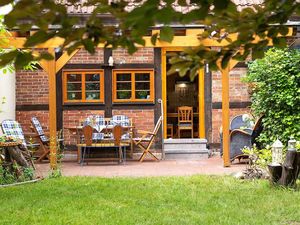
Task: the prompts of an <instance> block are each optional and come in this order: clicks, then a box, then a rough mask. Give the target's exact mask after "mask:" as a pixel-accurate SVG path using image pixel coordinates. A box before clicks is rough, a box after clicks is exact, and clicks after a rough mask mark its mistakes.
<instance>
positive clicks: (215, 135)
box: [211, 68, 250, 143]
mask: <svg viewBox="0 0 300 225" xmlns="http://www.w3.org/2000/svg"><path fill="white" fill-rule="evenodd" d="M246 73H247V68H234V69H233V70H232V71H230V77H229V101H230V102H249V101H250V96H249V93H248V85H247V84H246V83H243V82H242V81H241V79H242V78H243V77H245V75H246ZM212 102H222V80H221V73H220V72H219V71H218V72H213V73H212ZM249 112H250V109H249V108H244V109H230V119H232V118H233V117H234V116H236V115H239V114H244V113H249ZM221 125H222V109H213V110H212V140H211V142H213V143H220V137H219V129H220V127H221Z"/></svg>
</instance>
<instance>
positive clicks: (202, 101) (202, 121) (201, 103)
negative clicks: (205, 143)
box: [198, 68, 205, 138]
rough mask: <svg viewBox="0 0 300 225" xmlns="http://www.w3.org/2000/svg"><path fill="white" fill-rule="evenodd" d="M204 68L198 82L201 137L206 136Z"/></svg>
mask: <svg viewBox="0 0 300 225" xmlns="http://www.w3.org/2000/svg"><path fill="white" fill-rule="evenodd" d="M204 69H205V68H201V69H200V70H199V74H198V76H199V77H198V83H199V92H198V99H199V138H205V79H204V78H205V77H204Z"/></svg>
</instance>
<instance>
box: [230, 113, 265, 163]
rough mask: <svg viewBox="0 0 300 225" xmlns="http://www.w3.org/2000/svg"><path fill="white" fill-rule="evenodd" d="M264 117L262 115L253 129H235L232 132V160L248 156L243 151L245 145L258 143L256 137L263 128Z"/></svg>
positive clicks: (250, 145)
mask: <svg viewBox="0 0 300 225" xmlns="http://www.w3.org/2000/svg"><path fill="white" fill-rule="evenodd" d="M262 119H263V117H260V118H259V119H258V120H257V122H256V123H255V125H254V128H253V130H250V129H246V130H242V129H234V130H232V131H231V132H230V160H231V161H234V160H235V159H239V160H240V159H241V158H246V157H247V156H246V155H245V154H244V153H243V152H242V149H243V148H244V147H252V145H253V144H256V145H258V148H259V147H260V146H259V143H257V141H256V139H257V137H258V136H259V135H260V133H261V132H262V130H263V125H262Z"/></svg>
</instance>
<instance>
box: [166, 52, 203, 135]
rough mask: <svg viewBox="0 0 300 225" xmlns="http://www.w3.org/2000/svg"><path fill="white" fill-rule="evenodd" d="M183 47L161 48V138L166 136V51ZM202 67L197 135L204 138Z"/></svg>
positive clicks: (199, 85)
mask: <svg viewBox="0 0 300 225" xmlns="http://www.w3.org/2000/svg"><path fill="white" fill-rule="evenodd" d="M183 49H184V48H183V47H165V48H162V49H161V60H162V62H161V82H162V100H163V110H164V112H163V115H164V118H163V123H164V124H163V127H164V130H163V138H164V139H166V138H167V57H166V54H167V52H171V51H183ZM204 74H205V73H204V68H202V69H200V70H199V72H198V107H199V118H198V121H199V122H198V130H199V132H198V137H199V138H205V90H204V88H205V83H204V82H205V79H204Z"/></svg>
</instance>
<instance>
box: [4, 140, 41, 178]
mask: <svg viewBox="0 0 300 225" xmlns="http://www.w3.org/2000/svg"><path fill="white" fill-rule="evenodd" d="M0 147H1V148H3V150H4V161H3V163H2V165H0V166H3V168H6V169H7V170H8V171H10V172H11V173H17V172H18V171H14V168H13V164H14V163H16V164H17V165H19V166H20V167H22V168H29V167H32V168H33V169H35V167H34V164H33V161H32V159H31V155H30V152H29V151H28V150H27V148H24V147H23V146H22V144H20V143H18V142H1V143H0Z"/></svg>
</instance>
